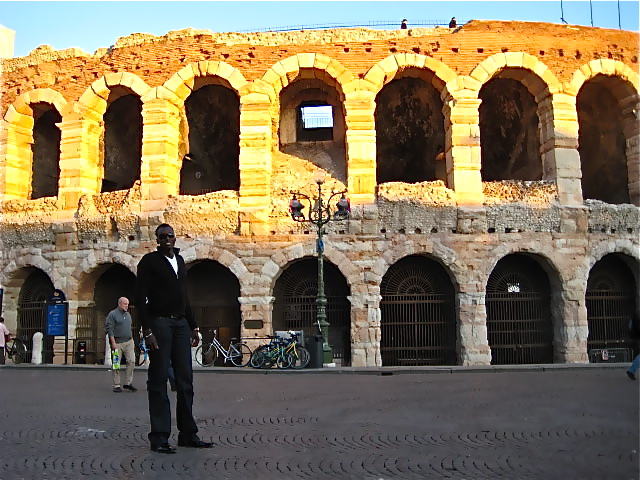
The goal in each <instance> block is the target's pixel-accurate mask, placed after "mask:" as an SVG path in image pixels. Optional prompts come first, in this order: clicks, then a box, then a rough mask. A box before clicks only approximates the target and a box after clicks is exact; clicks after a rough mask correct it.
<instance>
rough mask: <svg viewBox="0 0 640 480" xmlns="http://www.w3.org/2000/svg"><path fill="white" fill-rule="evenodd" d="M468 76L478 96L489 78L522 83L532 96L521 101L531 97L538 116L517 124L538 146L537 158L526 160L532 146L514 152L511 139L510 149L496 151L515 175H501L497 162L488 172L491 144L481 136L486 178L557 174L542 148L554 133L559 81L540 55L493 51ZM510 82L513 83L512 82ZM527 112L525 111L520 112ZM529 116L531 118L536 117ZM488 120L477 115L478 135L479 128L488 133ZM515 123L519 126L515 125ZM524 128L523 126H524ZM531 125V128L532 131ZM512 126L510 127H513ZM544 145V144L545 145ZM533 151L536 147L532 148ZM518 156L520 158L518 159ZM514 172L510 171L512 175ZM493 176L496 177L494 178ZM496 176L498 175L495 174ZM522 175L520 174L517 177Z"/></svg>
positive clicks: (545, 177)
mask: <svg viewBox="0 0 640 480" xmlns="http://www.w3.org/2000/svg"><path fill="white" fill-rule="evenodd" d="M470 77H471V79H473V80H474V83H475V82H477V84H474V85H470V89H471V90H474V91H476V92H477V94H478V96H479V95H480V92H481V90H482V89H483V88H489V82H490V81H492V80H495V81H499V82H504V83H505V86H509V84H508V83H506V82H507V81H515V82H517V84H519V85H522V86H523V87H524V88H525V89H526V91H528V92H529V94H530V95H531V97H529V96H527V95H524V96H523V97H522V99H521V101H522V102H525V103H526V102H530V100H529V99H531V98H532V99H533V100H534V102H535V106H533V105H530V108H535V113H536V117H535V120H537V126H532V125H529V128H525V126H524V125H522V124H520V126H519V132H518V135H519V136H521V135H525V137H526V138H528V139H529V142H533V144H535V147H537V149H538V156H537V159H538V160H534V159H533V158H530V159H529V160H527V159H526V158H523V157H522V155H523V154H524V152H527V151H531V148H524V149H523V152H520V154H518V155H516V156H515V157H514V158H511V157H513V155H514V154H515V153H517V152H516V144H518V142H514V144H513V146H512V148H511V153H508V154H507V155H504V152H502V154H498V158H505V157H506V158H511V161H510V162H509V164H513V165H512V167H510V168H509V169H508V171H509V172H512V173H513V174H514V175H515V177H517V178H502V177H501V175H502V173H501V172H503V171H504V170H505V169H504V168H503V166H496V169H495V173H494V174H491V169H489V168H487V167H488V166H489V165H487V164H486V163H485V162H489V161H490V160H489V151H488V150H487V149H488V148H490V147H491V145H490V144H488V138H485V139H482V138H480V141H481V151H482V152H483V153H482V160H481V162H482V163H483V167H482V168H483V172H485V171H486V172H487V174H488V177H486V178H488V179H489V180H510V179H515V180H548V179H555V178H556V171H555V170H556V168H555V164H553V165H552V163H554V162H553V157H552V156H549V155H547V154H544V153H543V150H544V148H548V143H549V141H551V140H553V137H554V133H553V132H554V112H553V95H554V94H557V93H559V92H560V91H561V89H562V85H561V83H560V82H559V81H558V79H557V78H556V77H555V75H554V74H553V73H552V72H551V70H549V68H548V67H547V66H546V65H545V64H544V63H542V62H541V61H540V60H539V59H537V58H536V57H534V56H533V55H530V54H527V53H522V52H507V53H499V54H495V55H492V56H491V57H488V58H486V59H485V60H483V61H482V62H481V63H480V64H478V65H477V66H476V67H475V68H474V69H473V71H472V72H471V74H470ZM511 85H513V83H511ZM495 88H498V90H499V91H501V90H502V88H500V86H498V85H496V86H494V90H495ZM481 108H482V106H481V104H479V113H481V111H482V110H481ZM522 113H523V115H524V114H526V112H525V111H523V112H522ZM535 120H534V118H531V117H530V121H535ZM487 124H488V120H486V119H485V121H481V120H480V118H478V126H479V135H480V137H482V131H483V130H484V131H485V135H488V134H489V133H490V132H491V131H494V130H487ZM514 127H516V128H517V127H518V126H517V125H514ZM523 128H524V130H523ZM532 129H533V131H532ZM512 130H513V129H512ZM494 145H503V142H501V141H497V142H494ZM545 145H547V147H545ZM534 151H535V150H534ZM518 159H520V161H518ZM512 176H513V175H512ZM494 177H495V178H494ZM498 177H499V178H498ZM520 177H522V178H520Z"/></svg>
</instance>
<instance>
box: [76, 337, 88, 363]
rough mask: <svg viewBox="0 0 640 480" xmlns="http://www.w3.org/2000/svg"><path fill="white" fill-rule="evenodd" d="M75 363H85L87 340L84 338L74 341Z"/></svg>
mask: <svg viewBox="0 0 640 480" xmlns="http://www.w3.org/2000/svg"><path fill="white" fill-rule="evenodd" d="M75 363H87V342H85V341H84V340H80V341H79V342H76V361H75Z"/></svg>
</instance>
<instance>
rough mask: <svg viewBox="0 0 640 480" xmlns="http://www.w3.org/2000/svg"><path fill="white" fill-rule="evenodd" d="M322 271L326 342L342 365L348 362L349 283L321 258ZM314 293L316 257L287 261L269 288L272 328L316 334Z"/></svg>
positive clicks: (274, 329) (316, 292)
mask: <svg viewBox="0 0 640 480" xmlns="http://www.w3.org/2000/svg"><path fill="white" fill-rule="evenodd" d="M323 272H324V289H325V295H326V297H327V308H326V310H327V322H329V345H330V346H331V349H332V350H333V358H334V360H336V361H337V362H340V363H341V365H343V366H347V365H351V335H350V326H351V319H350V316H351V305H350V303H349V300H348V299H347V296H348V295H349V294H350V290H349V285H348V284H347V280H346V279H345V278H344V276H343V275H342V273H341V272H340V270H338V268H337V267H336V266H335V265H333V264H331V263H329V262H326V261H325V263H324V268H323ZM317 294H318V260H317V259H316V258H303V259H301V260H298V261H295V262H293V263H291V264H290V265H288V266H287V267H286V268H285V269H284V271H283V272H282V274H281V275H280V277H279V278H278V280H277V281H276V284H275V287H274V289H273V295H274V297H275V302H274V304H273V317H272V325H273V331H274V332H276V331H286V330H295V331H299V330H302V331H304V337H305V338H306V337H307V336H311V335H318V334H319V329H318V324H317V322H316V318H317V317H316V315H317V305H316V297H317Z"/></svg>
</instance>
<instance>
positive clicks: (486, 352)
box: [458, 282, 491, 366]
mask: <svg viewBox="0 0 640 480" xmlns="http://www.w3.org/2000/svg"><path fill="white" fill-rule="evenodd" d="M476 287H477V283H475V282H474V283H472V284H469V285H466V286H465V285H461V287H460V290H461V291H460V293H458V304H459V306H460V308H459V312H460V314H459V315H460V325H459V347H460V352H459V354H460V362H461V363H462V365H465V366H467V365H490V364H491V349H490V348H489V341H488V338H487V309H486V304H485V293H484V292H477V291H475V290H476ZM464 290H473V291H464Z"/></svg>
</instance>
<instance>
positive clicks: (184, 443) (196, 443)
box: [178, 439, 213, 448]
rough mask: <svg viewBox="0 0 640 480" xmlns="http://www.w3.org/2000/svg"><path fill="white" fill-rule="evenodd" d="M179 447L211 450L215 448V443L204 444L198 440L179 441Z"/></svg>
mask: <svg viewBox="0 0 640 480" xmlns="http://www.w3.org/2000/svg"><path fill="white" fill-rule="evenodd" d="M178 446H179V447H188V448H211V447H213V443H211V442H203V441H202V440H200V439H197V440H178Z"/></svg>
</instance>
